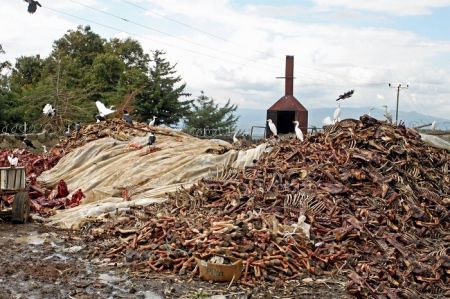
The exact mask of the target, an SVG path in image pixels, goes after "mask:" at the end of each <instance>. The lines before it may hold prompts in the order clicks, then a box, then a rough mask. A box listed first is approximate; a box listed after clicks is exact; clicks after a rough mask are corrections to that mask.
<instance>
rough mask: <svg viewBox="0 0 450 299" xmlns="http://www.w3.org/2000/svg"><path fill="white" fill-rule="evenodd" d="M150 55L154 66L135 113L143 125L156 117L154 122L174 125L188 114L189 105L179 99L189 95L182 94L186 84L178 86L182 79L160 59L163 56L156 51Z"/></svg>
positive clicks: (162, 53) (161, 52)
mask: <svg viewBox="0 0 450 299" xmlns="http://www.w3.org/2000/svg"><path fill="white" fill-rule="evenodd" d="M152 54H153V56H152V59H151V61H152V62H153V66H151V67H150V73H149V77H148V80H147V82H146V84H145V87H144V88H143V91H142V92H141V93H139V94H138V95H137V96H136V98H135V103H134V108H135V113H136V114H137V115H138V116H139V117H140V118H141V120H143V121H147V120H149V119H151V118H152V117H153V116H156V117H157V118H158V119H157V122H159V123H163V124H165V125H174V124H177V123H178V122H179V121H180V120H181V119H182V118H183V117H185V116H186V115H187V114H188V113H189V106H190V104H191V102H192V101H189V100H184V101H183V100H181V97H187V96H190V94H188V93H186V92H185V91H184V90H185V88H186V83H182V84H181V85H178V84H179V83H180V82H181V81H182V79H181V77H180V76H176V75H175V74H176V70H175V67H176V64H175V65H171V64H170V62H168V61H166V59H165V58H164V57H163V56H164V55H165V54H166V53H165V52H164V51H158V50H157V51H154V52H153V53H152ZM177 85H178V86H177Z"/></svg>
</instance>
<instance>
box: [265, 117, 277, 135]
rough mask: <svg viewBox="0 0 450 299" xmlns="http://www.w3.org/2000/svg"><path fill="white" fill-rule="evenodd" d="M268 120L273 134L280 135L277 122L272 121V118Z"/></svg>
mask: <svg viewBox="0 0 450 299" xmlns="http://www.w3.org/2000/svg"><path fill="white" fill-rule="evenodd" d="M267 122H268V123H269V129H270V131H271V132H272V134H273V136H275V137H278V136H277V127H276V126H275V124H274V123H273V122H272V120H271V119H270V118H269V119H268V120H267Z"/></svg>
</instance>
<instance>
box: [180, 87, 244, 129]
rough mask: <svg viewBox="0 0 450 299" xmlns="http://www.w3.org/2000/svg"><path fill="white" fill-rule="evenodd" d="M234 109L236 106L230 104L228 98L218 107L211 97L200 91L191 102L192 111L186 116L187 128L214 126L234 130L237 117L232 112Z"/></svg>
mask: <svg viewBox="0 0 450 299" xmlns="http://www.w3.org/2000/svg"><path fill="white" fill-rule="evenodd" d="M236 109H237V106H236V105H231V104H230V100H228V101H227V103H226V104H225V105H224V106H223V107H220V106H219V105H218V104H216V103H215V102H214V99H213V98H209V97H207V96H205V94H204V93H203V91H202V92H201V94H200V96H199V97H198V98H197V99H196V100H195V102H194V103H192V112H191V113H190V114H189V115H188V116H187V119H186V127H187V128H188V129H206V128H215V129H222V130H230V131H234V130H235V129H236V123H237V121H238V119H239V117H236V116H235V115H234V113H233V112H235V111H236Z"/></svg>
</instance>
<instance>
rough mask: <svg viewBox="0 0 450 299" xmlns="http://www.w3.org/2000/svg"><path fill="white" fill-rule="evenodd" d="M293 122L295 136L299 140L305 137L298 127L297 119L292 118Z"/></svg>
mask: <svg viewBox="0 0 450 299" xmlns="http://www.w3.org/2000/svg"><path fill="white" fill-rule="evenodd" d="M293 123H294V124H295V135H296V136H297V138H298V139H300V141H303V140H304V139H305V138H304V136H303V132H302V130H300V128H299V123H298V121H297V120H294V121H293Z"/></svg>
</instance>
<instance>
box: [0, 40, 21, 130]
mask: <svg viewBox="0 0 450 299" xmlns="http://www.w3.org/2000/svg"><path fill="white" fill-rule="evenodd" d="M0 54H5V51H4V50H3V47H2V45H1V44H0ZM10 68H11V64H10V63H9V61H2V60H0V126H2V124H3V123H7V124H12V123H15V122H21V121H22V120H23V119H22V117H21V115H17V114H14V113H12V108H13V107H16V106H17V101H16V100H15V97H14V94H13V93H12V92H11V89H10V84H9V82H10V77H9V76H7V75H6V74H5V73H4V72H5V71H7V70H9V69H10Z"/></svg>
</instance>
